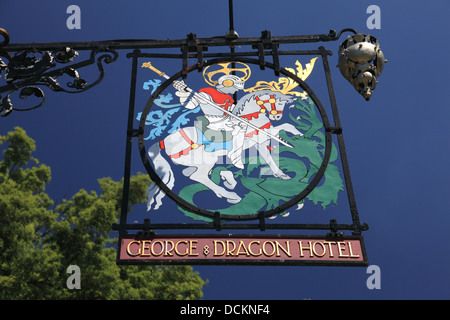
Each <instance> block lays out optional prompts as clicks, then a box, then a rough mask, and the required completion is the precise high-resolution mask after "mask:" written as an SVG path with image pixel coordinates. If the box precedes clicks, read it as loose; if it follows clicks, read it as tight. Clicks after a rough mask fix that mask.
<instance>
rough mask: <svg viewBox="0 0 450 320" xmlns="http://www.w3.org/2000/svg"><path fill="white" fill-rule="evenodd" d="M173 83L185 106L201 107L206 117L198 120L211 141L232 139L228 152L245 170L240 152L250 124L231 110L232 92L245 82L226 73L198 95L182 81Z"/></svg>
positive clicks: (238, 166) (233, 105) (234, 161)
mask: <svg viewBox="0 0 450 320" xmlns="http://www.w3.org/2000/svg"><path fill="white" fill-rule="evenodd" d="M173 86H174V88H175V89H176V90H177V92H176V93H175V94H176V95H177V96H178V97H179V98H180V103H181V105H182V106H184V107H185V108H187V109H194V108H196V107H198V106H200V108H201V109H202V111H203V113H204V115H205V116H204V117H199V118H198V119H197V120H199V121H200V123H201V125H200V126H201V130H202V132H203V133H204V134H205V136H206V138H207V139H208V140H209V141H211V142H215V143H220V142H224V141H230V140H231V141H230V142H231V146H230V147H228V153H227V155H228V157H229V159H230V160H231V163H232V164H233V165H234V166H236V167H237V168H239V169H243V168H244V164H243V162H242V155H241V154H242V146H243V144H244V139H245V132H246V129H247V126H248V125H247V123H246V122H245V121H243V120H240V119H236V118H233V117H231V116H230V114H229V113H228V112H231V113H232V112H233V110H234V108H235V106H236V105H235V104H234V102H235V101H234V99H233V98H232V96H231V95H233V94H235V93H236V92H237V91H239V90H243V89H244V81H243V80H242V79H241V78H239V77H237V76H235V75H224V76H222V77H220V78H219V79H218V81H217V84H216V86H215V88H212V87H207V88H203V89H200V90H199V93H198V94H197V95H196V96H194V95H193V93H192V92H189V91H188V90H187V86H186V84H185V83H184V82H183V81H175V82H174V85H173ZM213 105H216V106H218V107H220V108H217V107H214V106H213ZM221 109H223V110H224V111H222V110H221ZM226 111H228V112H226ZM230 135H231V136H230Z"/></svg>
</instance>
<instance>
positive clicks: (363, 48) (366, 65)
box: [338, 33, 387, 101]
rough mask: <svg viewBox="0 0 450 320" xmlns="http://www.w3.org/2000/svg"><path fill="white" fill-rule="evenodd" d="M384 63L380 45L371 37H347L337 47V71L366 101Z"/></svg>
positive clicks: (360, 35) (356, 35) (362, 35)
mask: <svg viewBox="0 0 450 320" xmlns="http://www.w3.org/2000/svg"><path fill="white" fill-rule="evenodd" d="M385 63H387V60H386V59H385V58H384V54H383V52H382V51H381V49H380V44H379V43H378V40H377V39H376V38H375V37H373V36H371V35H365V34H362V33H358V34H355V35H353V36H348V38H347V39H346V40H345V41H344V42H343V43H342V44H341V45H340V46H339V62H338V67H339V70H340V71H341V73H342V75H343V76H344V78H346V79H347V80H348V81H349V82H350V83H351V84H352V85H353V87H354V88H355V89H356V91H358V92H359V93H360V94H361V95H362V96H363V97H364V99H366V101H369V100H370V98H371V96H372V93H373V91H374V90H375V87H376V84H377V83H378V81H377V78H378V77H379V76H380V74H381V72H382V71H383V68H384V64H385Z"/></svg>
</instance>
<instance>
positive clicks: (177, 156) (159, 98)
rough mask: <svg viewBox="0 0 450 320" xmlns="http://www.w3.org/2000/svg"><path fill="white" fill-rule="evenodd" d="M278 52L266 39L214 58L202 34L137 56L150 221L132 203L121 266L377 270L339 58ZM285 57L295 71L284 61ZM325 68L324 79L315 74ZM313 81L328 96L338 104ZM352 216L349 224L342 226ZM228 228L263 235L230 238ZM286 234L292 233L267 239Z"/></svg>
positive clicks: (134, 128)
mask: <svg viewBox="0 0 450 320" xmlns="http://www.w3.org/2000/svg"><path fill="white" fill-rule="evenodd" d="M189 44H190V45H191V46H189ZM278 46H279V44H276V43H273V42H271V37H270V33H264V32H263V34H262V37H261V39H260V40H259V41H256V43H255V44H254V45H253V46H252V48H254V49H257V50H256V51H253V52H242V53H236V52H232V53H229V54H226V53H219V54H214V53H211V54H206V53H204V52H203V51H206V50H207V48H205V47H204V46H200V45H199V41H198V39H196V37H195V35H192V34H191V35H188V39H187V41H186V45H185V46H184V47H182V48H181V49H182V54H181V55H173V54H172V55H167V56H165V55H164V54H160V53H158V54H152V53H141V52H140V51H137V50H135V51H134V52H133V54H129V57H130V58H132V59H133V64H132V65H133V70H132V87H131V88H132V90H131V94H130V113H129V116H130V119H129V129H128V137H129V144H128V149H127V150H128V152H131V141H132V138H137V142H138V144H137V146H138V149H139V153H140V158H141V161H142V163H143V166H144V168H145V170H146V172H147V173H148V175H149V176H150V178H151V182H150V184H149V186H148V190H147V197H148V198H147V204H146V213H145V215H143V214H142V213H140V214H141V215H140V216H139V215H134V216H133V218H131V219H133V221H134V223H129V222H128V220H129V219H130V218H129V217H130V215H131V214H128V212H127V210H126V209H127V208H128V206H127V203H126V201H125V203H124V204H123V207H122V209H123V210H122V216H121V221H120V224H117V225H115V229H116V230H118V231H119V245H118V247H119V249H118V256H117V257H118V260H117V262H118V263H119V264H218V265H219V264H234V265H236V264H238V265H240V264H242V265H244V264H252V265H253V264H261V265H345V266H366V265H368V260H367V255H366V251H365V247H364V241H363V237H362V234H361V232H362V231H364V230H367V225H366V224H363V225H361V224H360V222H359V217H358V212H357V209H356V202H355V200H354V195H353V189H352V186H351V181H350V176H349V169H348V164H347V157H346V154H345V148H344V144H343V137H342V128H341V125H340V120H339V115H338V110H337V105H336V101H335V97H334V92H333V87H332V82H331V72H330V70H329V64H328V55H330V53H331V52H330V51H328V50H326V49H325V48H324V47H319V48H318V49H316V50H308V51H293V52H289V51H279V50H278ZM268 49H270V51H267V50H268ZM189 52H194V53H190V54H188V53H189ZM252 55H253V56H256V57H257V59H255V58H252V57H251V56H252ZM282 55H283V56H290V57H289V58H290V59H285V60H286V61H289V62H290V65H288V66H286V67H282V66H281V62H280V61H281V59H280V57H281V56H282ZM268 56H271V57H272V59H271V60H272V62H268V61H267V59H266V58H267V57H268ZM164 57H171V58H174V57H177V58H180V60H181V62H182V63H181V70H178V71H177V70H176V69H175V70H173V69H174V64H173V63H171V64H167V63H164V62H163V61H162V60H161V59H157V58H164ZM206 57H208V58H210V59H206ZM189 59H191V60H192V59H195V62H196V63H193V64H191V65H189V61H190V60H189ZM283 61H284V60H283ZM317 69H318V71H316V70H317ZM319 72H324V73H325V81H320V80H319V78H320V77H318V76H316V77H314V75H315V74H317V73H319ZM309 79H314V80H313V83H314V84H315V85H317V84H320V85H319V87H320V88H319V90H321V93H322V94H323V92H326V93H328V98H329V101H328V102H327V104H324V103H323V102H322V101H321V100H320V99H319V97H318V94H317V93H316V92H315V91H314V90H313V89H312V87H311V86H310V85H309V84H308V83H307V82H309ZM324 90H325V91H324ZM135 105H136V106H140V107H139V109H138V110H135ZM130 158H131V155H130ZM125 170H126V173H127V170H129V167H128V166H126V168H125ZM126 183H127V181H125V187H127V185H126ZM126 192H128V190H125V195H124V199H126V198H127V197H128V194H126ZM344 193H347V196H346V197H345V196H344ZM346 199H347V200H348V204H346V205H344V206H342V207H339V206H338V202H339V203H342V202H345V200H346ZM328 212H330V215H328V216H326V214H327V213H328ZM344 212H347V215H345V214H344ZM344 216H345V217H344ZM316 218H317V220H316V221H315V219H316ZM138 219H142V220H143V223H139V220H138ZM343 219H347V221H348V220H349V219H350V222H349V223H338V222H337V221H338V220H339V221H342V220H343ZM155 220H157V221H158V220H159V221H158V222H157V223H155ZM150 221H151V222H150ZM174 221H179V222H178V223H174ZM158 229H160V230H169V229H172V230H177V232H176V233H165V232H163V233H160V231H159V230H158ZM229 229H237V230H253V231H257V233H254V232H253V233H245V232H244V233H242V231H240V233H239V234H230V233H223V231H224V230H229ZM275 229H276V230H281V234H280V233H278V234H268V233H267V232H268V230H275ZM132 230H134V233H133V232H129V231H132ZM181 230H183V232H186V230H189V231H191V232H192V231H193V230H196V231H195V232H194V233H188V234H185V233H180V231H181ZM200 230H201V231H200ZM289 230H296V231H298V230H313V233H312V234H311V233H309V234H306V235H301V234H298V233H295V234H291V233H289V232H288V231H289ZM345 230H350V231H352V234H350V235H348V234H345V232H344V231H345ZM211 231H213V233H211ZM318 232H319V233H318Z"/></svg>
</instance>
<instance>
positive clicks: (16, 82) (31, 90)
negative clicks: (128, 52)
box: [0, 31, 119, 117]
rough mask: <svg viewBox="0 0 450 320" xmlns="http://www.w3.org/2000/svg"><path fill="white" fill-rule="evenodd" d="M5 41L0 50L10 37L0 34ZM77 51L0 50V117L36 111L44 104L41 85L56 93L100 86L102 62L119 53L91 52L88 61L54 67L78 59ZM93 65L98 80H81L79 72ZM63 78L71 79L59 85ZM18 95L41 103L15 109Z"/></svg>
mask: <svg viewBox="0 0 450 320" xmlns="http://www.w3.org/2000/svg"><path fill="white" fill-rule="evenodd" d="M2 35H3V37H4V41H3V42H2V43H1V45H0V48H1V47H2V46H5V44H7V43H8V40H9V36H7V33H6V31H5V33H2ZM78 55H79V54H78V52H77V51H76V50H74V49H73V48H71V47H63V48H60V49H58V50H53V51H38V50H35V49H33V48H30V49H29V50H25V51H21V52H17V53H15V54H14V55H11V54H9V53H7V52H1V51H0V76H2V73H3V72H4V73H5V74H4V79H5V81H6V85H3V86H0V94H1V93H2V92H7V94H6V96H5V97H2V96H1V95H0V116H2V117H6V116H7V115H9V114H11V112H12V111H13V110H14V111H28V110H33V109H36V108H38V107H40V106H42V105H43V104H44V103H45V94H44V91H43V90H42V89H41V88H40V86H45V87H47V88H49V89H50V90H52V91H55V92H66V93H79V92H83V91H86V90H88V89H90V88H92V87H94V86H96V85H97V84H99V83H100V82H101V81H102V80H103V77H104V74H105V71H104V68H103V63H106V64H108V63H111V62H114V61H116V60H117V58H118V56H119V55H118V53H117V52H116V51H115V50H112V49H109V48H96V49H92V50H91V53H90V57H89V59H87V60H84V61H81V62H78V63H73V64H71V65H67V66H63V67H61V68H57V67H58V66H59V65H64V64H68V63H71V62H73V61H74V60H75V59H76V58H77V57H78ZM2 58H5V60H6V61H4V60H3V59H2ZM94 63H96V64H97V68H98V72H99V75H98V78H97V79H96V80H95V81H92V82H91V83H88V82H87V81H86V80H85V79H83V78H82V77H81V76H80V74H79V72H78V70H79V69H80V68H83V67H86V66H89V65H92V64H94ZM63 75H66V76H68V77H69V78H72V79H73V80H72V81H69V82H67V83H66V86H62V85H61V84H60V82H61V81H60V80H59V78H60V77H61V76H63ZM17 92H18V94H19V98H20V99H26V98H28V97H31V96H34V97H36V98H38V99H40V102H39V103H37V104H36V105H34V106H31V107H28V108H18V107H14V103H13V102H12V95H13V93H17Z"/></svg>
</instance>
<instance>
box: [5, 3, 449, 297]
mask: <svg viewBox="0 0 450 320" xmlns="http://www.w3.org/2000/svg"><path fill="white" fill-rule="evenodd" d="M234 2H235V3H234V9H235V15H234V21H235V29H236V30H237V32H238V33H239V35H240V36H241V37H256V36H259V35H260V33H261V31H262V30H270V31H271V33H272V35H273V36H282V35H296V34H319V33H328V31H329V30H330V29H335V30H337V31H339V30H341V29H343V28H348V27H350V28H354V29H356V30H358V31H359V32H362V33H370V34H372V35H374V36H375V37H377V38H378V39H379V40H380V43H381V48H382V50H383V52H384V54H385V57H386V58H387V59H388V60H389V62H388V64H387V65H386V67H385V70H384V72H383V74H382V75H381V77H380V78H379V84H378V86H377V89H376V90H375V93H374V96H373V97H372V99H371V101H370V102H366V101H364V99H363V98H362V97H361V96H359V95H358V94H357V93H356V92H355V91H354V89H353V88H352V87H351V85H350V84H349V83H348V82H347V81H346V80H345V79H343V78H342V77H341V75H340V74H339V72H338V70H337V69H336V68H334V66H335V65H336V63H337V49H338V45H339V43H340V42H341V41H343V40H344V39H345V38H344V37H343V38H341V40H340V41H336V42H330V43H325V44H314V46H313V47H315V48H317V46H319V45H324V46H325V47H326V48H327V49H329V50H332V51H333V52H334V53H335V54H334V55H333V56H331V57H330V65H331V67H332V76H333V84H334V89H335V92H336V99H337V103H338V107H339V112H340V117H341V122H342V126H343V128H344V131H343V133H344V138H345V144H346V149H347V155H348V158H349V165H350V172H351V176H352V181H353V186H354V188H355V195H356V201H357V204H358V209H359V214H360V219H361V222H367V223H368V224H369V226H370V229H369V231H367V232H365V233H364V237H365V243H366V249H367V252H368V256H369V262H370V264H373V265H378V266H379V267H380V268H381V289H380V290H369V289H368V288H367V287H366V280H367V277H368V274H366V268H348V267H262V266H260V267H237V266H196V267H194V269H195V270H197V271H199V273H200V275H201V276H202V277H203V278H204V279H209V285H208V286H207V287H205V289H204V293H205V296H204V298H205V299H286V300H289V299H307V298H310V299H449V298H450V292H449V289H448V288H449V287H450V274H449V269H450V250H449V244H450V243H449V239H448V234H447V233H448V231H449V228H448V226H449V223H450V218H449V208H450V203H449V182H450V179H449V178H450V174H449V173H450V170H449V168H448V163H449V154H450V152H449V150H450V149H449V147H450V145H449V140H448V138H449V133H450V132H449V126H448V118H449V116H450V112H449V109H448V107H449V102H450V100H449V98H448V74H449V71H450V68H449V63H448V61H447V58H446V53H447V51H446V50H448V49H450V45H449V44H448V41H446V39H448V30H449V24H448V12H449V9H450V4H449V2H448V1H445V0H431V1H414V2H411V1H399V0H396V1H379V0H373V1H287V0H278V1H266V0H262V1H250V0H241V1H237V0H236V1H234ZM71 4H76V5H78V6H79V7H80V8H81V29H80V30H69V29H67V27H66V19H67V18H68V17H69V15H68V14H66V8H67V7H68V6H69V5H71ZM372 4H376V5H378V6H379V7H380V8H381V29H379V30H368V29H367V26H366V20H367V18H368V17H369V14H367V13H366V9H367V7H368V6H369V5H372ZM0 27H2V28H4V29H6V30H7V31H8V32H9V34H10V36H11V43H20V42H55V41H91V40H109V39H124V38H135V39H181V38H184V37H186V35H187V34H188V33H191V32H192V33H195V34H196V35H197V36H198V37H213V36H223V35H224V34H225V33H226V31H227V30H228V1H226V0H220V1H205V0H202V1H200V0H193V1H181V0H172V1H113V2H111V1H95V2H94V1H86V0H77V1H49V0H46V1H31V0H28V1H22V0H16V1H5V2H4V3H2V8H1V10H0ZM296 48H297V49H300V48H301V47H300V46H299V47H296ZM308 48H310V47H308ZM125 54H126V52H124V51H121V52H120V58H119V60H118V61H117V62H115V63H113V64H111V65H106V66H105V70H106V76H105V79H104V81H103V82H102V83H101V84H99V85H98V86H97V87H95V88H93V89H91V90H89V91H86V92H85V93H81V94H75V95H69V94H65V93H55V92H51V91H49V90H47V89H44V90H45V92H46V96H47V102H46V104H45V105H44V106H43V107H41V108H40V109H37V110H34V111H30V112H21V113H20V112H13V113H12V114H11V115H10V116H8V117H7V118H2V119H0V134H2V135H4V134H6V133H7V132H8V131H10V130H12V128H13V127H15V126H21V127H23V128H24V129H25V130H26V131H27V133H28V134H29V135H30V136H31V137H32V138H33V139H35V140H36V141H37V148H38V149H37V152H36V154H35V156H36V157H37V158H38V159H39V160H40V161H41V162H42V163H45V164H47V165H49V166H50V167H51V168H52V177H53V178H52V182H51V183H50V184H49V186H48V189H47V191H48V192H49V193H50V195H51V196H52V197H53V198H54V199H55V200H60V199H61V198H63V197H70V196H71V195H72V194H74V193H75V192H77V191H78V190H79V189H80V188H85V189H87V190H98V185H97V179H98V178H101V177H105V176H111V177H112V178H114V179H116V180H118V179H121V177H122V176H123V161H124V151H125V133H126V119H127V113H128V99H129V90H128V89H129V83H130V66H131V60H130V59H127V58H126V57H125ZM171 63H178V61H177V62H171ZM179 65H180V66H181V64H179ZM164 67H165V68H170V67H172V68H174V69H173V70H178V68H179V67H178V66H173V65H169V64H164ZM93 69H95V67H91V68H90V70H93ZM80 73H81V74H82V71H81V70H80ZM85 74H86V75H91V73H90V71H87V72H86V73H85ZM92 75H93V76H95V73H92ZM82 76H83V74H82ZM86 78H87V76H86ZM87 80H89V79H87ZM0 81H2V84H3V83H4V82H3V79H0ZM323 99H324V100H326V99H327V97H326V96H325V97H324V98H323ZM20 103H22V102H21V101H18V102H17V105H16V106H18V107H19V106H20ZM24 103H25V102H24ZM24 105H25V104H24ZM137 108H138V107H137ZM134 157H135V159H136V161H134V162H133V173H135V172H138V171H141V172H143V171H144V168H143V166H142V164H141V163H140V160H139V155H138V151H137V148H136V145H134ZM158 214H161V213H158ZM155 219H156V217H155ZM155 222H156V221H155Z"/></svg>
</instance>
